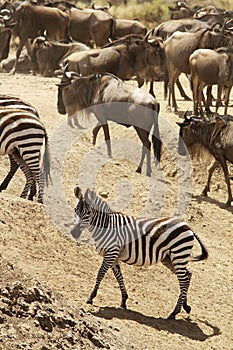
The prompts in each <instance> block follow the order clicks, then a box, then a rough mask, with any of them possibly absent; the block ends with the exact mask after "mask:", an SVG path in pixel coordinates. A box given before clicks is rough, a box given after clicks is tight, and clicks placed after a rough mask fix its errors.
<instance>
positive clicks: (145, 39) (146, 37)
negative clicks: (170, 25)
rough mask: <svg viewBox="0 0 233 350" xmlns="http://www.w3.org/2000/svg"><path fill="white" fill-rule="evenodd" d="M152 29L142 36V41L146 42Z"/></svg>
mask: <svg viewBox="0 0 233 350" xmlns="http://www.w3.org/2000/svg"><path fill="white" fill-rule="evenodd" d="M153 30H154V29H153V28H152V29H150V30H149V31H148V32H147V33H146V35H145V36H144V38H143V41H147V40H148V38H149V36H150V35H151V33H152V32H153Z"/></svg>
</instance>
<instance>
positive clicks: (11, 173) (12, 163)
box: [0, 155, 19, 192]
mask: <svg viewBox="0 0 233 350" xmlns="http://www.w3.org/2000/svg"><path fill="white" fill-rule="evenodd" d="M9 160H10V170H9V173H8V174H7V176H6V177H5V179H4V180H3V182H2V183H1V185H0V192H1V191H3V190H5V189H6V188H7V186H8V185H9V182H10V181H11V179H12V178H13V176H14V174H15V173H16V171H17V170H18V168H19V164H18V163H17V162H16V161H15V159H14V157H13V156H11V155H9Z"/></svg>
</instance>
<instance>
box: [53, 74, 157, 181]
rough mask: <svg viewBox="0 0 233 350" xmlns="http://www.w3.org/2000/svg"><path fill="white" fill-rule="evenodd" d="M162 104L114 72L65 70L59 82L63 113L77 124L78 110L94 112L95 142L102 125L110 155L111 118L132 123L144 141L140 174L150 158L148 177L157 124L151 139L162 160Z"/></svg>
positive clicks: (125, 124)
mask: <svg viewBox="0 0 233 350" xmlns="http://www.w3.org/2000/svg"><path fill="white" fill-rule="evenodd" d="M159 108H160V105H159V103H158V102H157V101H156V100H155V98H154V97H153V96H152V95H151V94H148V93H147V92H145V91H144V90H142V89H140V88H137V87H134V86H133V85H130V84H126V83H124V82H123V81H122V80H120V79H119V78H117V77H115V76H113V75H111V74H104V75H100V74H91V75H88V76H86V77H80V76H78V75H77V73H75V72H66V71H65V72H64V74H63V77H62V78H61V82H60V84H58V100H57V109H58V112H59V113H61V114H66V113H67V114H68V122H69V120H70V124H71V122H73V123H74V124H75V119H78V112H80V111H82V110H85V111H84V112H86V113H87V114H89V113H94V115H95V117H96V118H97V120H98V124H97V125H96V127H95V128H94V129H93V144H95V142H96V137H97V134H98V132H99V130H100V128H101V127H102V128H103V131H104V135H105V141H106V145H107V150H108V155H109V156H111V155H112V151H111V144H110V135H109V128H108V121H113V122H115V123H118V124H121V125H124V126H126V127H130V126H133V127H134V128H135V130H136V132H137V134H138V136H139V138H140V140H141V142H142V144H143V146H142V154H141V160H140V163H139V165H138V168H137V172H138V173H141V171H142V165H143V162H144V158H145V157H146V159H147V171H146V174H147V175H148V176H150V175H151V160H150V147H151V142H150V141H149V134H150V131H151V128H152V126H153V127H154V130H153V135H152V142H153V148H154V155H155V162H158V161H160V155H161V141H160V139H159V131H158V114H159Z"/></svg>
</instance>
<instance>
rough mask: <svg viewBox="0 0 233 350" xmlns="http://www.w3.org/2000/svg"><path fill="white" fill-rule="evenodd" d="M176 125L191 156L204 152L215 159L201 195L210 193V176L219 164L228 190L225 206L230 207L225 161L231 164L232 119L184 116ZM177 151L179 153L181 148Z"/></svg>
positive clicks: (232, 146)
mask: <svg viewBox="0 0 233 350" xmlns="http://www.w3.org/2000/svg"><path fill="white" fill-rule="evenodd" d="M177 124H178V125H179V126H180V136H181V138H182V139H183V141H184V143H185V145H186V146H187V148H188V150H189V152H190V153H191V155H192V156H194V155H196V154H198V155H199V154H200V152H201V151H202V150H205V151H208V152H209V153H210V154H211V155H212V156H213V157H214V158H215V162H214V163H213V165H212V166H211V167H210V169H209V174H208V180H207V183H206V186H205V188H204V189H203V192H202V195H204V196H207V194H208V192H209V191H210V180H211V176H212V174H213V172H214V170H215V169H216V168H217V167H218V166H219V164H221V166H222V169H223V172H224V177H225V181H226V184H227V189H228V199H227V202H226V205H228V206H230V205H231V202H232V200H233V198H232V193H231V185H230V179H229V173H228V167H227V161H229V162H230V163H233V117H231V116H228V115H224V116H218V115H215V116H212V117H211V118H200V117H198V116H191V117H187V116H185V118H184V122H182V123H177ZM179 150H180V151H181V148H179ZM180 153H182V152H180Z"/></svg>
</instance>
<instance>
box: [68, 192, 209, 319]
mask: <svg viewBox="0 0 233 350" xmlns="http://www.w3.org/2000/svg"><path fill="white" fill-rule="evenodd" d="M75 195H76V197H77V198H78V199H79V201H78V204H77V205H76V207H75V227H74V229H73V232H74V233H75V237H77V234H80V233H81V232H82V231H83V230H84V229H85V228H87V229H88V230H89V231H90V232H91V234H92V237H93V239H94V242H95V245H96V249H97V251H98V252H99V253H100V254H101V255H103V262H102V265H101V267H100V269H99V272H98V275H97V278H96V283H95V286H94V289H93V290H92V292H91V294H90V297H89V298H88V300H87V302H88V303H92V302H93V299H94V298H95V296H96V294H97V291H98V288H99V286H100V283H101V281H102V279H103V277H104V275H105V273H106V272H107V270H108V269H109V268H111V269H112V271H113V273H114V276H115V277H116V279H117V281H118V283H119V286H120V290H121V294H122V301H121V307H124V308H126V300H127V298H128V294H127V291H126V288H125V285H124V281H123V276H122V274H121V270H120V265H119V262H120V261H122V262H125V263H127V264H129V265H135V266H145V267H146V266H150V265H152V264H156V263H158V262H162V263H163V264H164V265H165V266H166V267H167V268H169V269H170V270H171V271H172V272H174V273H175V274H176V276H177V278H178V281H179V285H180V294H179V298H178V301H177V303H176V306H175V308H174V310H173V312H172V313H171V314H170V316H169V318H170V319H174V318H175V316H176V315H177V314H178V313H179V312H180V311H181V309H182V307H183V308H184V310H185V311H186V312H187V313H190V311H191V307H190V306H189V305H188V304H187V292H188V287H189V284H190V279H191V273H190V272H189V271H188V269H187V264H188V262H189V261H190V260H192V261H200V260H204V259H207V257H208V252H207V250H206V249H205V247H204V246H203V244H202V243H201V241H200V239H199V238H198V236H197V235H196V234H195V233H194V232H193V231H192V230H191V228H190V227H189V226H188V225H187V223H185V222H184V221H182V220H181V219H180V218H178V217H172V218H161V219H155V218H149V219H145V218H135V217H132V216H128V215H125V214H123V213H118V212H113V211H112V210H111V208H110V207H109V205H108V204H107V203H106V202H104V201H103V200H102V199H101V198H100V197H98V196H97V195H96V193H95V192H94V191H90V190H89V189H88V190H87V191H86V192H85V194H84V196H83V195H82V192H81V189H80V188H79V187H76V189H75ZM195 238H196V239H197V241H198V243H199V244H200V246H201V249H202V253H201V255H200V256H198V257H195V258H191V251H192V248H193V244H194V239H195Z"/></svg>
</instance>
